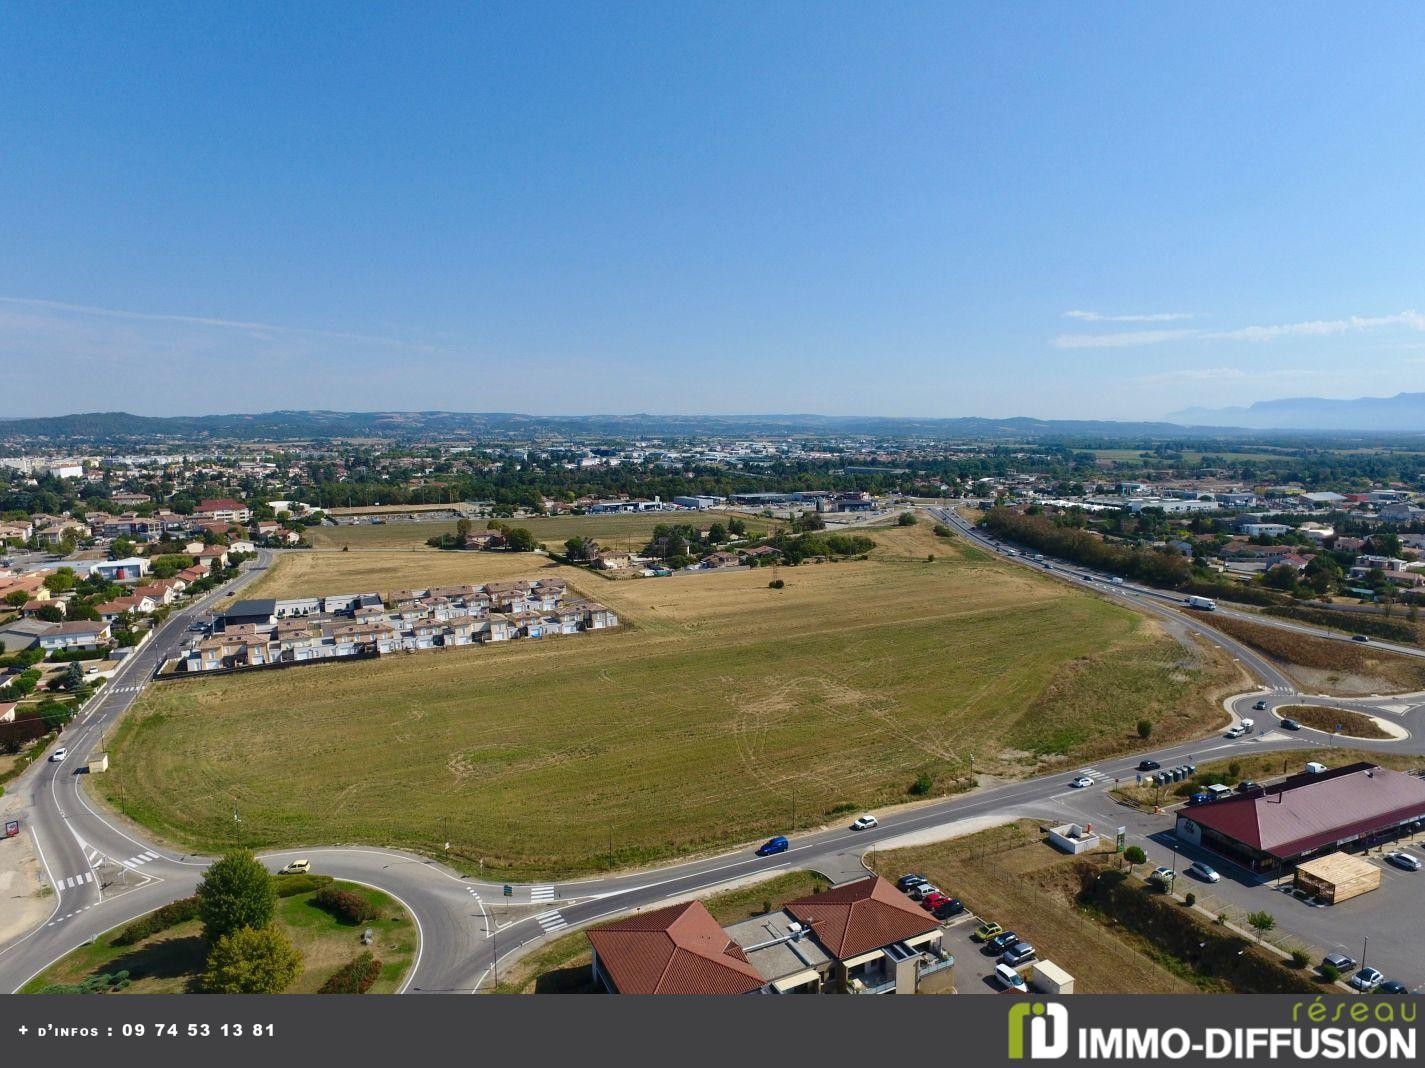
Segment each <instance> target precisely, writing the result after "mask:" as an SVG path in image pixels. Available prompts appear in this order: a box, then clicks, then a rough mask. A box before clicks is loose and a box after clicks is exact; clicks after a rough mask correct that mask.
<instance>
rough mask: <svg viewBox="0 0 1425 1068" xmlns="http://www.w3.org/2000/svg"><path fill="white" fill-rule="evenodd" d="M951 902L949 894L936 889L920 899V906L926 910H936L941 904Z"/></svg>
mask: <svg viewBox="0 0 1425 1068" xmlns="http://www.w3.org/2000/svg"><path fill="white" fill-rule="evenodd" d="M949 903H950V898H949V896H948V895H946V894H943V893H941V892H940V891H939V890H935V891H933V892H931V893H929V894H926V895H925V896H924V897H923V898H921V899H920V907H921V908H923V909H924V910H925V911H926V912H934V911H935V910H936V909H938V908H939V907H940V906H941V905H948V904H949Z"/></svg>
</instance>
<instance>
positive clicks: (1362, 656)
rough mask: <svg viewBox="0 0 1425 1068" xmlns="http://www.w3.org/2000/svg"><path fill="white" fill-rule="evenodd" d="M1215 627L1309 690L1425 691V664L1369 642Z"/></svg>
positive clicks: (1225, 620) (1229, 623) (1229, 624)
mask: <svg viewBox="0 0 1425 1068" xmlns="http://www.w3.org/2000/svg"><path fill="white" fill-rule="evenodd" d="M1212 625H1213V626H1214V627H1215V628H1217V629H1218V630H1220V631H1222V632H1223V633H1224V634H1227V635H1230V636H1231V637H1233V638H1236V639H1237V640H1238V641H1240V642H1242V643H1244V644H1245V645H1250V646H1251V647H1252V648H1253V649H1256V650H1257V651H1258V652H1260V653H1265V654H1266V655H1267V656H1270V657H1272V658H1273V659H1275V660H1278V661H1280V662H1281V663H1282V664H1284V665H1287V666H1288V668H1289V672H1290V674H1291V675H1293V676H1294V677H1295V678H1296V679H1297V681H1298V682H1299V683H1300V684H1301V685H1302V686H1303V687H1305V688H1307V689H1312V688H1315V689H1318V690H1321V691H1324V692H1331V693H1337V694H1341V695H1342V696H1354V695H1359V694H1373V693H1387V692H1413V691H1416V690H1419V689H1422V688H1425V661H1422V660H1417V659H1415V658H1413V657H1407V656H1399V655H1396V654H1393V653H1386V652H1382V651H1381V650H1378V649H1373V648H1371V647H1370V645H1368V644H1366V643H1363V642H1350V641H1335V640H1332V639H1329V638H1316V637H1313V636H1311V635H1309V634H1298V633H1296V632H1295V631H1290V630H1282V629H1280V628H1278V627H1268V626H1263V625H1262V624H1260V623H1249V622H1247V621H1246V620H1242V619H1232V618H1230V617H1227V616H1221V615H1219V616H1218V617H1216V618H1214V619H1213V621H1212Z"/></svg>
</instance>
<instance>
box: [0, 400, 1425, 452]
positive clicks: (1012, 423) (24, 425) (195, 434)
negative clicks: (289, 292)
mask: <svg viewBox="0 0 1425 1068" xmlns="http://www.w3.org/2000/svg"><path fill="white" fill-rule="evenodd" d="M1282 432H1286V433H1289V434H1292V435H1296V436H1298V437H1302V438H1310V437H1311V436H1313V435H1320V434H1324V433H1347V434H1359V435H1365V436H1370V435H1401V434H1421V433H1425V393H1400V394H1397V395H1396V396H1394V397H1363V398H1358V399H1355V400H1330V399H1325V398H1319V397H1295V398H1286V399H1282V400H1273V401H1259V402H1257V403H1255V404H1252V405H1249V406H1247V407H1234V408H1189V409H1184V410H1183V411H1179V412H1175V413H1173V414H1171V415H1169V416H1168V417H1167V418H1166V419H1165V420H1163V421H1156V422H1147V421H1144V422H1126V421H1125V422H1118V421H1114V420H1102V419H1097V420H1095V419H1034V418H1029V417H1023V416H1018V417H1011V418H1003V419H993V418H984V417H977V416H968V417H955V418H913V417H883V416H832V415H815V414H767V415H650V414H632V415H566V416H543V415H527V414H520V413H509V412H487V413H472V412H446V411H423V412H398V411H386V412H334V411H308V410H299V411H275V412H261V413H236V414H225V415H197V416H143V415H133V414H130V413H128V412H92V413H86V414H75V415H60V416H46V417H35V418H5V417H0V441H3V440H10V441H15V442H18V441H28V442H37V441H40V442H47V443H52V444H55V445H60V444H77V443H80V442H107V443H139V442H146V441H147V442H154V441H164V440H182V441H203V440H210V441H224V440H227V441H282V440H287V441H292V440H302V439H331V438H360V437H370V438H382V439H404V440H412V439H417V438H422V437H430V436H449V437H472V438H486V439H489V440H521V441H528V440H533V439H537V438H540V437H549V436H566V437H584V438H588V437H607V438H611V439H616V438H629V437H663V438H669V437H671V438H692V437H700V436H735V435H742V434H746V435H809V436H815V435H865V436H872V437H875V436H884V437H923V438H932V439H942V440H947V439H966V440H989V441H1014V440H1021V441H1023V440H1048V439H1058V440H1061V441H1071V442H1074V443H1079V444H1091V443H1092V442H1093V441H1095V440H1104V441H1108V440H1118V441H1121V440H1123V439H1125V438H1152V439H1156V440H1165V439H1166V440H1171V439H1174V438H1181V439H1196V440H1203V439H1221V440H1231V439H1239V438H1253V437H1261V436H1262V435H1264V434H1267V433H1277V434H1280V433H1282Z"/></svg>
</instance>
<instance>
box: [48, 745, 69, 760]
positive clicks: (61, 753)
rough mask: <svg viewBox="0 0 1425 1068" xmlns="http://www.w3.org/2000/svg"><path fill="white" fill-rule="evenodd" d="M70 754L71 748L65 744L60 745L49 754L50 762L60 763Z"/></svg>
mask: <svg viewBox="0 0 1425 1068" xmlns="http://www.w3.org/2000/svg"><path fill="white" fill-rule="evenodd" d="M68 755H69V750H68V749H66V748H65V747H64V746H60V747H59V748H58V749H56V750H55V751H54V752H53V753H51V754H50V755H49V760H50V763H51V764H58V763H59V762H60V761H61V760H63V759H64V758H65V757H66V756H68Z"/></svg>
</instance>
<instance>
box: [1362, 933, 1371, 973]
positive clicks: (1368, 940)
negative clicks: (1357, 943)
mask: <svg viewBox="0 0 1425 1068" xmlns="http://www.w3.org/2000/svg"><path fill="white" fill-rule="evenodd" d="M1370 944H1371V936H1370V935H1363V936H1362V940H1361V971H1365V970H1366V948H1367V947H1368V946H1369V945H1370Z"/></svg>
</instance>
